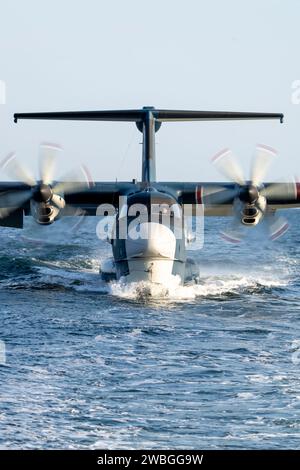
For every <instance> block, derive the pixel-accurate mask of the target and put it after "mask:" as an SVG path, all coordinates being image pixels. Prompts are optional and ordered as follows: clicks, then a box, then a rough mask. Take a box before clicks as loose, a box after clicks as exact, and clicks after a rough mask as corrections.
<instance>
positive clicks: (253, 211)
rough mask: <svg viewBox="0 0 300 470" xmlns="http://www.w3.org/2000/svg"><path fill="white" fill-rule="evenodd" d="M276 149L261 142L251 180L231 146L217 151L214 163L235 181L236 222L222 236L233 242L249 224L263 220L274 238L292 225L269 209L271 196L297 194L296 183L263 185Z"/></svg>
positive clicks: (282, 196) (269, 233) (271, 237)
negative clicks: (247, 178) (246, 177)
mask: <svg viewBox="0 0 300 470" xmlns="http://www.w3.org/2000/svg"><path fill="white" fill-rule="evenodd" d="M276 155H277V152H276V150H274V149H273V148H272V147H269V146H267V145H263V144H259V145H257V147H256V152H255V156H254V159H253V162H252V166H251V177H250V181H246V180H245V178H244V175H243V171H242V169H241V167H240V165H239V163H238V161H237V160H236V158H235V156H234V154H233V153H232V151H231V150H230V149H224V150H222V151H220V152H218V153H217V154H216V155H215V156H214V157H213V158H212V162H213V164H214V165H215V167H216V168H217V169H218V170H219V171H220V172H221V173H222V174H223V175H224V176H225V177H226V178H228V179H229V180H231V181H233V182H234V183H236V192H235V197H234V204H233V206H234V214H235V217H234V221H233V223H232V224H231V226H229V227H228V229H227V230H225V231H222V232H221V236H222V237H223V238H224V239H226V240H227V241H230V242H232V243H239V242H240V241H241V240H242V239H243V238H244V237H245V235H246V231H245V230H243V228H245V227H246V226H248V227H254V226H256V225H257V224H258V223H259V222H263V223H264V225H265V226H266V227H267V230H268V235H269V238H270V239H271V240H275V239H277V238H279V237H280V236H281V235H283V234H284V233H285V232H286V231H287V229H288V227H289V225H288V222H287V221H286V219H285V218H284V217H282V216H278V215H277V214H275V211H272V210H270V209H268V199H269V200H270V199H274V198H275V199H279V200H280V198H282V199H285V198H286V196H287V194H288V195H290V196H291V197H292V196H293V195H295V191H296V183H295V182H287V183H269V184H263V179H264V177H265V175H266V173H267V171H268V169H269V167H270V165H271V164H272V162H273V160H274V158H275V157H276Z"/></svg>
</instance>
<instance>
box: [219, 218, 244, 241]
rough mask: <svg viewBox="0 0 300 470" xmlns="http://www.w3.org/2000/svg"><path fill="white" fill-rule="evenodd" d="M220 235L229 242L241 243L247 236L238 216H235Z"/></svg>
mask: <svg viewBox="0 0 300 470" xmlns="http://www.w3.org/2000/svg"><path fill="white" fill-rule="evenodd" d="M220 236H221V238H223V239H224V240H225V241H226V242H228V243H233V244H238V243H241V241H242V240H243V238H244V237H245V231H244V230H243V227H242V225H241V222H240V221H239V220H238V219H237V218H236V216H234V219H233V221H232V222H231V224H230V225H229V226H228V227H227V228H226V229H225V230H221V231H220Z"/></svg>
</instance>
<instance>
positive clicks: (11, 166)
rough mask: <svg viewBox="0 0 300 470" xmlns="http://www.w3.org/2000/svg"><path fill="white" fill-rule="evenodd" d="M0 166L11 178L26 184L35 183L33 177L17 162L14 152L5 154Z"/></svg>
mask: <svg viewBox="0 0 300 470" xmlns="http://www.w3.org/2000/svg"><path fill="white" fill-rule="evenodd" d="M0 166H1V168H2V169H3V170H4V171H5V173H6V174H7V176H9V177H10V178H11V179H12V180H17V181H20V182H22V183H26V184H28V186H34V185H35V179H34V177H33V176H32V175H31V174H30V173H29V172H28V171H27V170H26V169H25V168H24V167H23V166H22V165H21V164H20V163H19V162H18V160H17V159H16V154H15V153H10V154H9V155H7V157H5V158H4V160H2V162H1V164H0Z"/></svg>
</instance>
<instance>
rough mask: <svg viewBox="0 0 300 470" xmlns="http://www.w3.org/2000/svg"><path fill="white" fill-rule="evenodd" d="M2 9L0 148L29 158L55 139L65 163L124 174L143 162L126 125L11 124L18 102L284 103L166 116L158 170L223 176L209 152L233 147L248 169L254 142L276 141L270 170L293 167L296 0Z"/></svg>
mask: <svg viewBox="0 0 300 470" xmlns="http://www.w3.org/2000/svg"><path fill="white" fill-rule="evenodd" d="M0 13H1V16H0V21H1V23H0V25H1V27H0V79H2V80H5V81H6V87H7V103H6V105H0V126H1V133H0V135H1V141H0V155H3V156H5V155H6V154H7V153H8V152H9V151H11V150H14V149H16V150H17V151H18V156H19V158H20V159H23V160H24V161H26V162H27V163H28V164H29V166H31V167H32V168H35V167H36V157H37V146H38V143H39V142H40V141H50V142H57V143H60V144H62V145H63V146H64V148H65V159H64V161H63V162H62V169H65V168H67V167H68V166H71V165H73V164H74V163H76V162H81V161H84V162H85V163H86V164H87V166H88V167H89V168H90V170H91V172H92V174H93V176H94V177H95V178H96V179H103V180H114V179H115V178H116V177H118V179H131V178H132V177H136V176H138V177H140V167H141V158H140V154H141V146H140V145H139V142H140V141H141V135H140V134H139V133H138V132H137V130H136V129H135V127H134V126H133V125H132V124H130V123H125V124H124V123H86V122H82V123H80V122H73V123H72V122H51V121H49V122H44V121H40V122H38V121H20V122H19V124H17V125H16V124H14V123H13V120H12V115H13V113H14V112H24V111H55V110H79V109H82V110H84V109H87V110H88V109H113V108H136V107H141V106H143V105H153V106H156V107H161V108H181V109H185V108H186V109H199V110H201V109H203V110H232V111H266V112H284V113H285V123H284V124H283V125H280V124H279V123H277V122H272V121H270V122H234V123H221V122H216V123H212V122H209V123H184V124H182V123H176V124H174V123H173V124H172V123H170V124H165V125H163V126H162V128H161V131H160V132H159V133H158V134H157V141H158V145H157V159H158V163H157V167H158V179H161V180H186V181H188V180H193V181H195V180H198V181H204V180H208V181H209V180H220V179H221V180H222V177H220V176H219V175H218V173H217V171H216V170H215V169H214V168H213V167H212V165H211V164H210V157H211V156H212V155H213V154H214V153H216V152H217V151H218V150H220V149H222V148H223V147H228V146H229V147H231V148H232V149H233V150H234V151H235V153H237V154H238V155H239V156H240V159H241V160H242V161H243V164H244V167H245V168H248V166H249V162H250V157H251V154H252V152H253V149H254V147H255V144H256V143H265V144H268V145H271V146H273V147H275V148H277V149H278V150H279V152H280V158H278V160H277V161H276V164H275V165H274V167H273V168H272V170H271V171H270V173H269V175H268V178H267V179H276V178H278V177H280V176H283V175H286V176H290V175H293V174H300V168H299V167H300V139H299V129H300V105H293V104H291V93H292V90H291V84H292V82H293V81H294V80H297V79H300V65H299V56H300V29H299V18H300V1H299V0H285V1H284V0H263V1H261V0H251V1H239V0H226V1H222V0H207V1H204V0H185V1H178V0H151V1H149V2H143V1H141V0H139V1H138V0H126V1H121V0H109V1H103V0H98V1H97V0H84V1H83V0H81V1H79V0H77V1H76V0H75V1H74V0H73V1H71V0H60V1H59V0H51V1H50V0H43V1H38V0H26V2H24V1H21V0H18V1H16V0H9V1H8V0H3V1H2V2H1V11H0ZM130 143H131V145H130V146H129V144H130ZM128 147H129V148H128ZM126 150H127V152H126ZM1 179H5V177H4V175H2V177H1Z"/></svg>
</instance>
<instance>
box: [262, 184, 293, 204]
mask: <svg viewBox="0 0 300 470" xmlns="http://www.w3.org/2000/svg"><path fill="white" fill-rule="evenodd" d="M261 194H262V195H263V196H264V197H266V198H267V201H268V202H269V203H272V202H273V201H280V200H283V201H288V200H291V201H293V200H295V199H296V197H297V183H296V181H290V182H283V183H270V184H266V185H265V187H264V188H263V189H262V190H261Z"/></svg>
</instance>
